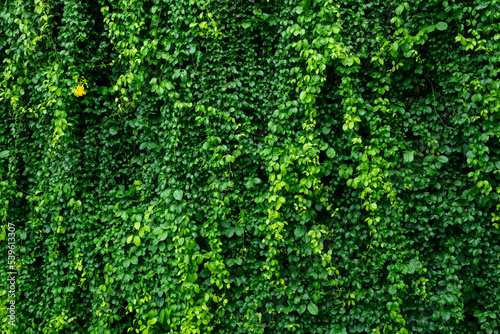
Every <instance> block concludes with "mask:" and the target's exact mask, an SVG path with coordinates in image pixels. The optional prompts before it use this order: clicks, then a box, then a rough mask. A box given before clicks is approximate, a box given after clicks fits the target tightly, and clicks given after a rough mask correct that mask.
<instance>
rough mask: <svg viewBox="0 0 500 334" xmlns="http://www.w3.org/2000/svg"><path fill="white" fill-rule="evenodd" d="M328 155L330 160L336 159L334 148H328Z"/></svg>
mask: <svg viewBox="0 0 500 334" xmlns="http://www.w3.org/2000/svg"><path fill="white" fill-rule="evenodd" d="M326 155H327V157H329V158H330V159H333V158H335V155H336V153H335V150H334V149H333V148H332V147H330V148H328V150H326Z"/></svg>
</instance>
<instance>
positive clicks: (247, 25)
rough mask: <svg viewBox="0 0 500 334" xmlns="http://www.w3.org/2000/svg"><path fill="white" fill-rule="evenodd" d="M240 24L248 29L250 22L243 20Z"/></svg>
mask: <svg viewBox="0 0 500 334" xmlns="http://www.w3.org/2000/svg"><path fill="white" fill-rule="evenodd" d="M241 26H242V27H243V28H245V29H248V28H250V26H251V24H250V23H249V22H244V23H242V24H241Z"/></svg>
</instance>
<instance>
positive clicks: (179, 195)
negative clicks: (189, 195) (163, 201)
mask: <svg viewBox="0 0 500 334" xmlns="http://www.w3.org/2000/svg"><path fill="white" fill-rule="evenodd" d="M183 194H184V192H183V191H182V190H176V191H174V198H175V199H176V200H178V201H180V200H181V199H182V195H183Z"/></svg>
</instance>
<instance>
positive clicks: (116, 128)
mask: <svg viewBox="0 0 500 334" xmlns="http://www.w3.org/2000/svg"><path fill="white" fill-rule="evenodd" d="M109 133H111V135H112V136H114V135H116V134H117V133H118V127H116V126H113V127H112V128H111V129H109Z"/></svg>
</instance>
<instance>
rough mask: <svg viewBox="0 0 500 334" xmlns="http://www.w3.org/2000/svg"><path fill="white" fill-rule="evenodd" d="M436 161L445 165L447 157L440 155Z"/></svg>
mask: <svg viewBox="0 0 500 334" xmlns="http://www.w3.org/2000/svg"><path fill="white" fill-rule="evenodd" d="M438 161H439V162H441V163H443V164H445V163H447V162H448V157H446V156H444V155H440V156H439V157H438Z"/></svg>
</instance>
